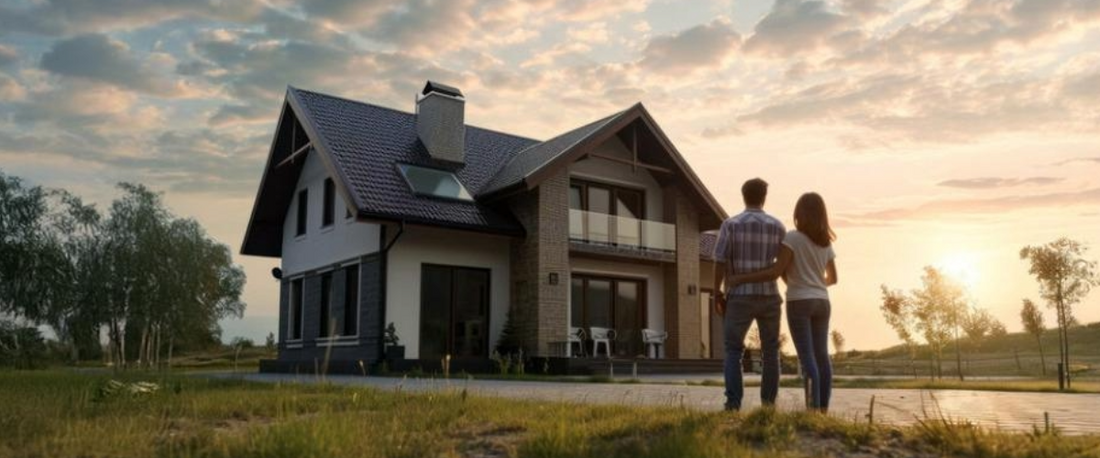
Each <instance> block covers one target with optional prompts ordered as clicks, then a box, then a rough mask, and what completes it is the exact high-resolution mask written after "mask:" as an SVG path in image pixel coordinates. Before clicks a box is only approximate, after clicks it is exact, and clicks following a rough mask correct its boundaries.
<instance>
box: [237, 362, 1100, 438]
mask: <svg viewBox="0 0 1100 458" xmlns="http://www.w3.org/2000/svg"><path fill="white" fill-rule="evenodd" d="M215 376H218V377H240V378H243V379H246V380H252V381H258V382H269V383H276V382H300V383H316V382H317V381H318V378H317V377H314V376H299V375H292V374H255V373H252V374H217V375H215ZM327 380H328V381H329V382H331V383H335V384H338V385H352V386H368V387H373V388H378V389H383V390H396V389H398V388H400V389H402V390H404V391H413V392H425V391H441V390H448V389H462V388H466V389H467V390H468V391H469V392H470V394H477V395H482V396H497V397H504V398H513V399H534V400H543V401H560V402H581V403H592V404H628V405H646V406H676V407H678V406H684V407H688V408H693V409H700V410H719V409H721V408H722V403H723V401H724V398H723V395H722V392H723V390H722V388H720V387H709V386H683V385H662V384H646V383H639V384H622V383H569V382H526V381H508V380H439V379H401V378H392V377H360V376H329V377H327ZM872 396H873V397H874V398H875V421H876V422H886V423H894V424H908V423H912V422H914V421H916V420H917V419H919V418H928V417H933V418H939V417H940V415H942V416H943V417H946V418H951V419H956V420H969V421H971V422H974V423H978V424H981V425H984V426H988V427H997V428H1002V429H1008V430H1016V431H1030V430H1031V428H1032V426H1040V427H1041V426H1042V424H1043V413H1044V412H1048V413H1049V414H1050V419H1051V422H1053V423H1054V425H1055V426H1056V427H1058V428H1061V429H1062V430H1063V431H1064V432H1067V433H1072V434H1083V433H1092V434H1097V433H1100V415H1097V412H1100V394H1062V393H1008V392H994V391H966V390H935V391H922V390H884V389H836V390H833V400H832V406H831V414H832V415H835V416H838V417H843V418H849V419H859V420H860V421H866V415H867V411H868V408H869V406H870V403H871V398H872ZM802 399H803V398H802V393H801V391H800V390H798V389H792V388H783V389H780V391H779V400H778V404H779V407H780V408H782V409H790V410H795V409H800V408H802V405H803V400H802ZM759 404H760V399H759V395H758V391H757V388H752V387H750V388H746V396H745V402H744V405H745V408H753V407H756V406H758V405H759Z"/></svg>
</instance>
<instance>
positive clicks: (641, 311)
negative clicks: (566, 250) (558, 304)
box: [569, 273, 649, 351]
mask: <svg viewBox="0 0 1100 458" xmlns="http://www.w3.org/2000/svg"><path fill="white" fill-rule="evenodd" d="M573 280H581V281H582V282H583V285H582V286H581V301H582V303H581V305H580V308H581V314H582V316H581V320H580V323H579V324H580V326H574V325H573V319H574V318H575V317H574V316H573V311H572V307H573V305H572V301H573V297H572V293H573V292H572V288H573V287H572V281H573ZM592 280H595V281H606V282H609V283H610V290H609V291H610V293H611V304H609V306H610V310H609V311H608V312H609V313H608V315H609V316H608V321H609V322H610V323H611V326H608V327H609V328H611V329H615V333H616V336H615V340H614V341H615V342H619V341H621V340H622V339H624V338H630V339H636V342H635V343H640V342H642V336H641V334H639V335H637V336H626V335H624V334H623V330H621V329H617V328H616V327H615V326H614V324H615V322H616V321H617V318H618V317H617V316H616V308H617V306H616V301H617V300H618V290H619V282H632V283H636V284H637V285H638V298H637V302H638V303H637V304H636V305H635V306H636V307H637V309H638V310H637V311H636V312H635V317H634V318H635V320H636V321H637V323H638V326H639V327H638V329H637V331H638V332H639V333H640V332H641V330H642V329H646V328H647V327H648V326H649V280H648V279H645V278H638V277H629V276H620V275H606V274H587V273H574V274H571V275H570V279H569V281H570V298H569V300H570V312H569V313H570V316H569V326H570V327H580V328H582V329H584V330H585V332H588V328H590V327H591V323H588V307H587V305H588V304H587V303H586V301H585V299H584V298H585V297H587V294H586V292H587V290H588V282H589V281H592ZM640 345H641V347H642V348H641V351H645V345H644V344H640ZM616 351H617V349H616Z"/></svg>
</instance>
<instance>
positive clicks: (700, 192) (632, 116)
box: [478, 103, 727, 226]
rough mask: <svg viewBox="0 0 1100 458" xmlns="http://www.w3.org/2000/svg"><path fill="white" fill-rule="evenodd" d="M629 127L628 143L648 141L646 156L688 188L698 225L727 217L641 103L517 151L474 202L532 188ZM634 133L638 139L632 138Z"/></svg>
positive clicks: (715, 222) (706, 224)
mask: <svg viewBox="0 0 1100 458" xmlns="http://www.w3.org/2000/svg"><path fill="white" fill-rule="evenodd" d="M631 126H633V128H634V129H637V130H634V131H631V132H632V133H634V135H635V136H634V139H633V140H632V142H639V141H644V140H643V139H648V141H646V143H647V144H648V145H649V146H650V147H649V150H650V152H651V154H650V155H651V156H659V158H660V159H661V160H663V161H664V162H666V163H671V164H670V165H671V166H672V167H670V169H672V171H673V172H675V173H676V174H677V175H679V176H680V177H681V178H682V179H683V181H684V182H685V183H687V184H689V185H690V186H689V189H688V191H689V192H691V194H693V197H694V198H695V199H694V200H695V202H696V203H697V205H698V209H699V211H700V212H701V214H700V216H701V218H702V219H701V222H702V223H703V225H704V226H717V225H718V224H720V223H721V221H722V220H724V219H725V218H726V216H727V215H726V212H725V210H723V209H722V206H721V205H720V204H719V203H718V200H717V199H715V198H714V196H713V195H712V194H711V193H710V191H709V190H707V188H706V186H704V185H703V183H702V181H700V180H699V177H698V176H697V175H696V174H695V171H694V170H692V169H691V166H689V165H688V163H687V161H686V160H684V158H683V156H681V155H680V152H679V151H678V150H677V149H676V147H675V146H673V144H672V141H670V140H669V139H668V137H667V136H665V133H664V131H662V130H661V128H660V126H658V125H657V122H656V121H655V120H653V117H652V116H651V115H650V114H649V111H647V110H646V109H645V106H643V105H642V104H641V103H637V104H634V106H632V107H630V108H629V109H627V110H626V111H622V112H619V113H615V114H613V115H611V116H608V117H606V118H603V119H600V120H598V121H596V122H593V123H591V124H587V125H584V126H582V127H580V128H577V129H574V130H572V131H569V132H566V133H564V134H562V135H559V136H557V137H554V138H552V139H550V140H547V141H545V142H542V143H539V144H537V145H532V146H531V147H529V148H527V149H526V150H524V151H521V152H520V153H519V154H517V155H516V156H515V157H514V158H512V160H511V161H509V162H508V164H507V165H506V166H504V168H503V169H502V170H501V171H500V172H499V173H497V176H496V177H494V178H493V180H492V181H490V182H489V184H488V186H486V187H485V189H484V190H483V191H481V192H480V193H478V197H479V198H486V199H492V198H493V197H495V196H498V195H502V194H508V193H509V192H511V191H523V190H530V189H534V188H535V187H536V186H538V185H539V184H540V183H542V180H544V179H546V178H547V177H549V176H550V175H551V174H552V173H553V172H555V171H557V170H560V169H561V168H562V167H566V166H568V165H569V164H571V163H573V162H574V161H576V160H578V159H580V158H581V157H583V156H584V155H586V154H589V153H591V152H592V151H593V150H594V149H595V148H596V147H598V146H599V145H600V144H602V143H603V142H604V141H606V140H608V139H609V138H612V137H613V136H615V135H619V134H621V133H623V132H626V129H627V128H628V127H631ZM639 132H640V133H641V134H642V135H643V136H644V137H638V136H637V135H638V133H639ZM634 147H635V148H636V147H637V145H634Z"/></svg>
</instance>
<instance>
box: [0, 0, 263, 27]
mask: <svg viewBox="0 0 1100 458" xmlns="http://www.w3.org/2000/svg"><path fill="white" fill-rule="evenodd" d="M29 3H30V6H28V7H26V8H14V7H12V6H0V35H3V34H4V33H5V32H26V33H34V34H40V35H51V36H63V35H75V34H81V33H88V32H104V31H108V30H115V29H125V30H133V29H137V28H141V27H147V26H151V25H155V24H160V23H163V22H167V21H172V20H178V19H210V20H219V21H235V22H247V21H250V20H251V19H253V18H255V16H256V15H257V14H259V12H260V11H262V9H263V5H262V3H261V2H260V1H259V0H232V1H221V0H184V1H181V0H95V1H86V0H46V1H43V2H29Z"/></svg>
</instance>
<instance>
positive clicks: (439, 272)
mask: <svg viewBox="0 0 1100 458" xmlns="http://www.w3.org/2000/svg"><path fill="white" fill-rule="evenodd" d="M446 355H451V358H487V357H488V356H489V271H488V270H487V269H473V268H468V267H454V266H439V265H431V264H424V265H423V267H421V272H420V359H433V360H435V359H442V358H443V357H444V356H446Z"/></svg>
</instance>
